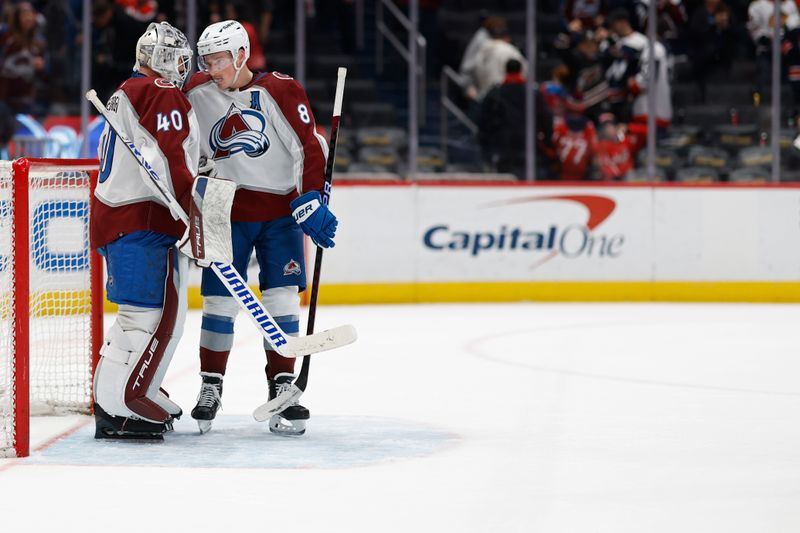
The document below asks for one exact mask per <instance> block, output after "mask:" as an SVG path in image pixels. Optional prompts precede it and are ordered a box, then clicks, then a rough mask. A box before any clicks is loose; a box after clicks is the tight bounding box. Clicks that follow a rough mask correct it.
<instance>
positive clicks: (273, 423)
mask: <svg viewBox="0 0 800 533" xmlns="http://www.w3.org/2000/svg"><path fill="white" fill-rule="evenodd" d="M269 431H270V433H272V434H273V435H278V436H280V437H300V436H302V435H303V434H305V432H306V421H305V420H295V421H292V420H287V419H285V418H283V417H282V416H280V415H274V416H273V417H272V418H271V419H270V421H269Z"/></svg>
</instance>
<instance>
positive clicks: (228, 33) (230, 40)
mask: <svg viewBox="0 0 800 533" xmlns="http://www.w3.org/2000/svg"><path fill="white" fill-rule="evenodd" d="M240 48H244V60H243V61H242V64H241V65H237V64H236V59H237V57H238V56H239V49H240ZM217 52H230V54H231V59H232V61H233V68H234V69H236V77H235V78H234V81H235V80H236V78H238V77H239V71H240V70H242V68H243V67H244V65H245V64H246V63H247V60H248V59H250V38H249V37H248V36H247V31H245V29H244V26H242V25H241V24H239V23H238V22H236V21H235V20H223V21H222V22H215V23H214V24H212V25H210V26H209V27H207V28H206V29H204V30H203V33H202V34H200V39H199V40H198V41H197V66H198V67H199V68H200V70H202V71H204V72H208V65H207V64H206V62H205V60H204V59H203V56H207V55H209V54H215V53H217Z"/></svg>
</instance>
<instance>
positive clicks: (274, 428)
mask: <svg viewBox="0 0 800 533" xmlns="http://www.w3.org/2000/svg"><path fill="white" fill-rule="evenodd" d="M294 378H295V376H294V375H293V374H289V373H288V372H283V373H281V374H278V375H276V376H275V379H274V380H272V379H270V380H268V383H269V399H270V400H273V399H275V398H276V397H277V396H278V395H279V394H280V393H282V392H283V391H285V390H288V389H289V387H290V386H291V384H292V383H293V382H294ZM310 417H311V413H309V411H308V409H306V408H305V407H303V406H302V405H300V404H299V403H297V402H296V401H295V402H292V404H291V405H290V406H289V407H287V408H286V409H284V410H283V411H281V412H280V413H277V414H274V415H272V417H271V418H270V419H269V430H270V431H271V432H272V433H275V434H276V435H282V436H285V437H299V436H300V435H302V434H303V433H305V432H306V420H308V419H309V418H310Z"/></svg>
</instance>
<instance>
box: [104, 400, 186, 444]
mask: <svg viewBox="0 0 800 533" xmlns="http://www.w3.org/2000/svg"><path fill="white" fill-rule="evenodd" d="M94 423H95V430H94V438H96V439H122V440H148V441H160V440H164V433H166V432H167V431H172V422H171V420H170V421H169V422H166V423H163V424H159V423H156V422H148V421H146V420H138V419H135V418H126V417H124V416H114V415H110V414H108V413H106V412H105V411H104V410H103V408H102V407H100V406H99V405H97V404H94Z"/></svg>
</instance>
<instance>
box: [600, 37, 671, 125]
mask: <svg viewBox="0 0 800 533" xmlns="http://www.w3.org/2000/svg"><path fill="white" fill-rule="evenodd" d="M617 45H618V46H619V48H620V51H621V54H620V57H618V58H617V59H616V60H615V61H614V62H613V63H612V64H611V66H609V67H608V70H607V71H606V78H607V79H608V81H609V85H611V86H612V87H625V86H626V84H628V83H630V84H629V85H627V87H628V89H629V90H630V88H631V87H635V88H637V89H638V94H636V95H635V97H634V100H633V118H634V120H639V121H641V120H643V119H645V118H646V117H647V114H648V112H647V111H648V105H647V91H649V90H650V88H649V87H647V77H648V68H649V66H650V45H649V41H648V40H647V37H645V36H644V35H643V34H641V33H639V32H632V33H631V34H630V35H627V36H625V37H623V38H622V39H620V40H619V42H618V43H617ZM653 48H654V51H655V67H656V73H655V74H656V75H655V88H654V89H655V92H656V121H657V122H658V125H659V126H667V125H669V124H670V122H672V95H671V89H670V81H669V57H668V56H667V50H666V48H664V45H663V44H661V43H660V42H658V41H656V42H655V43H654V47H653ZM629 78H631V79H632V82H629Z"/></svg>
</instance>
